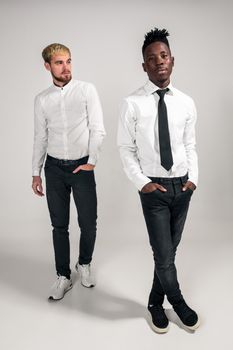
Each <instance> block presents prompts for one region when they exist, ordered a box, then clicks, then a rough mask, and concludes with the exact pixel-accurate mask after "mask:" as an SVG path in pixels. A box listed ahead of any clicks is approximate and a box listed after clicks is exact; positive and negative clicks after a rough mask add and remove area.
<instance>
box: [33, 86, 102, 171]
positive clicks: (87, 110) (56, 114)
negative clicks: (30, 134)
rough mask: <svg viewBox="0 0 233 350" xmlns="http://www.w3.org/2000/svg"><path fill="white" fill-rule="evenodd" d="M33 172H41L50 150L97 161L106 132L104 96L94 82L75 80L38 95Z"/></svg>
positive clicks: (65, 156)
mask: <svg viewBox="0 0 233 350" xmlns="http://www.w3.org/2000/svg"><path fill="white" fill-rule="evenodd" d="M34 112H35V120H34V127H35V128H34V147H33V157H32V175H33V176H38V175H40V173H41V169H42V166H43V162H44V158H45V155H46V153H48V154H49V155H50V156H52V157H54V158H58V159H68V160H74V159H80V158H82V157H85V156H88V155H89V158H88V163H89V164H93V165H95V164H96V162H97V159H98V155H99V152H100V147H101V144H102V141H103V138H104V136H105V129H104V124H103V115H102V108H101V104H100V100H99V97H98V94H97V91H96V88H95V87H94V85H93V84H91V83H87V82H83V81H79V80H73V79H72V80H71V81H70V82H69V83H68V84H67V85H65V86H64V87H58V86H56V85H52V86H50V87H49V88H48V89H46V90H44V91H43V92H41V93H40V94H39V95H37V96H36V98H35V110H34Z"/></svg>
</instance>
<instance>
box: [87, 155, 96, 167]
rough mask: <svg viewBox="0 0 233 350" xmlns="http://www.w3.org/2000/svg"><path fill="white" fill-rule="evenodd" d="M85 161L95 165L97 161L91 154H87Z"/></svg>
mask: <svg viewBox="0 0 233 350" xmlns="http://www.w3.org/2000/svg"><path fill="white" fill-rule="evenodd" d="M87 163H88V164H91V165H96V163H97V158H96V157H91V156H89V157H88V161H87Z"/></svg>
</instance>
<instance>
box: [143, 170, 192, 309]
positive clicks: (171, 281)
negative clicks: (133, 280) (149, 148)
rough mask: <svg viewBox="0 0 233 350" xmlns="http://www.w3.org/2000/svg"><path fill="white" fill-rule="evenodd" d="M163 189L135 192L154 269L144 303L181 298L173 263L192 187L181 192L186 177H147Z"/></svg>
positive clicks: (153, 303) (176, 300)
mask: <svg viewBox="0 0 233 350" xmlns="http://www.w3.org/2000/svg"><path fill="white" fill-rule="evenodd" d="M150 179H151V180H152V182H155V183H159V184H161V185H162V186H163V187H165V188H166V189H167V192H161V191H160V190H158V189H157V190H155V191H153V192H151V193H142V192H139V194H140V198H141V203H142V208H143V214H144V217H145V221H146V225H147V230H148V234H149V240H150V245H151V247H152V250H153V255H154V262H155V270H154V280H153V285H152V290H151V293H150V296H149V303H148V305H156V304H160V305H162V303H163V300H164V295H165V294H166V295H167V298H168V300H169V302H170V303H171V304H175V303H177V302H178V301H180V300H181V299H183V297H182V294H181V290H180V287H179V283H178V280H177V272H176V266H175V255H176V249H177V246H178V244H179V242H180V240H181V235H182V231H183V228H184V224H185V219H186V216H187V213H188V207H189V202H190V198H191V195H192V193H193V192H192V190H191V189H187V190H186V191H185V192H184V191H182V187H183V185H184V184H185V183H186V182H187V179H188V176H187V175H186V176H184V177H178V178H171V179H170V178H152V177H151V178H150Z"/></svg>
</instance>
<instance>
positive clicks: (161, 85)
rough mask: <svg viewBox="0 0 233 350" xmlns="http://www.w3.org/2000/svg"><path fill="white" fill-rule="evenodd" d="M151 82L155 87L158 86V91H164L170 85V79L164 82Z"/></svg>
mask: <svg viewBox="0 0 233 350" xmlns="http://www.w3.org/2000/svg"><path fill="white" fill-rule="evenodd" d="M151 82H152V83H153V84H155V85H156V86H158V87H159V88H160V89H165V88H166V87H168V85H169V84H170V79H167V80H165V81H152V80H151Z"/></svg>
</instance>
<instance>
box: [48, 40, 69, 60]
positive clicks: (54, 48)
mask: <svg viewBox="0 0 233 350" xmlns="http://www.w3.org/2000/svg"><path fill="white" fill-rule="evenodd" d="M58 52H65V53H69V54H71V53H70V49H69V48H68V47H66V46H65V45H62V44H58V43H54V44H50V45H48V46H46V47H45V48H44V50H43V51H42V57H43V59H44V61H45V62H47V63H50V62H51V58H52V56H53V55H54V54H55V53H58Z"/></svg>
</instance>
